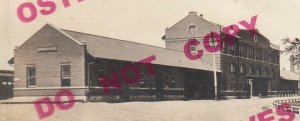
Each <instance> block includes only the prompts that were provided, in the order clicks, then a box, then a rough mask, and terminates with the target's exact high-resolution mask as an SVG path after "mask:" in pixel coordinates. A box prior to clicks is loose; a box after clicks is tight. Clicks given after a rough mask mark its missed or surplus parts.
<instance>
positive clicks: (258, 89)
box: [252, 78, 268, 96]
mask: <svg viewBox="0 0 300 121" xmlns="http://www.w3.org/2000/svg"><path fill="white" fill-rule="evenodd" d="M252 84H253V96H259V95H261V96H267V92H268V81H266V80H263V79H261V78H256V79H254V80H253V83H252Z"/></svg>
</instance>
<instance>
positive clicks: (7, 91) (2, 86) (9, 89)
mask: <svg viewBox="0 0 300 121" xmlns="http://www.w3.org/2000/svg"><path fill="white" fill-rule="evenodd" d="M12 97H13V83H12V82H10V81H0V99H7V98H12Z"/></svg>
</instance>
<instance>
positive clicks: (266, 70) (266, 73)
mask: <svg viewBox="0 0 300 121" xmlns="http://www.w3.org/2000/svg"><path fill="white" fill-rule="evenodd" d="M264 72H265V76H269V69H268V68H267V67H266V68H265V71H264Z"/></svg>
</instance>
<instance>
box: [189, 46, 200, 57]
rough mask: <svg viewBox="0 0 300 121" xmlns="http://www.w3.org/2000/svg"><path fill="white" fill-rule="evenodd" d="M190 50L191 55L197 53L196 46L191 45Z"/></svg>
mask: <svg viewBox="0 0 300 121" xmlns="http://www.w3.org/2000/svg"><path fill="white" fill-rule="evenodd" d="M190 51H191V53H192V55H197V53H198V50H197V46H195V45H191V46H190Z"/></svg>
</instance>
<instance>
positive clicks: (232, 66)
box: [230, 64, 235, 73]
mask: <svg viewBox="0 0 300 121" xmlns="http://www.w3.org/2000/svg"><path fill="white" fill-rule="evenodd" d="M230 72H232V73H235V64H231V66H230Z"/></svg>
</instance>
